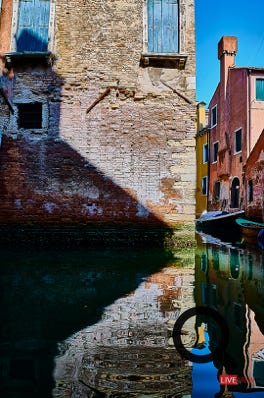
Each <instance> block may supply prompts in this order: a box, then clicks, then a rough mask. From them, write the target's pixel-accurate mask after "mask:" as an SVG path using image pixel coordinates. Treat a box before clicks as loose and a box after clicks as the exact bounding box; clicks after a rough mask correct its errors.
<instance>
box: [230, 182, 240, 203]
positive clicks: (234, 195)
mask: <svg viewBox="0 0 264 398" xmlns="http://www.w3.org/2000/svg"><path fill="white" fill-rule="evenodd" d="M239 191H240V182H239V178H238V177H235V178H234V179H233V181H232V185H231V202H230V207H231V208H238V207H239V196H240V194H239Z"/></svg>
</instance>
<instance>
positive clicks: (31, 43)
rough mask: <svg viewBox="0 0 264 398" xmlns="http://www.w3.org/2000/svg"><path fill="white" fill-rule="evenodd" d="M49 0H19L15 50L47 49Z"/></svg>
mask: <svg viewBox="0 0 264 398" xmlns="http://www.w3.org/2000/svg"><path fill="white" fill-rule="evenodd" d="M49 14H50V0H20V1H19V18H18V29H17V37H16V40H17V51H47V48H48V31H49Z"/></svg>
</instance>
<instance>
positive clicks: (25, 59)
mask: <svg viewBox="0 0 264 398" xmlns="http://www.w3.org/2000/svg"><path fill="white" fill-rule="evenodd" d="M4 56H5V67H6V68H7V69H10V68H12V67H13V66H17V65H21V64H32V65H39V64H42V65H43V64H44V65H46V66H51V65H52V64H53V60H54V56H53V54H52V53H51V52H50V51H45V52H38V51H25V52H9V53H4Z"/></svg>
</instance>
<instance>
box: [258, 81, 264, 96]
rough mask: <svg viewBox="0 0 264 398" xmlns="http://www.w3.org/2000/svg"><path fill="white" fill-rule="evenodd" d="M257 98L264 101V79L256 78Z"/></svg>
mask: <svg viewBox="0 0 264 398" xmlns="http://www.w3.org/2000/svg"><path fill="white" fill-rule="evenodd" d="M256 100H257V101H264V79H256Z"/></svg>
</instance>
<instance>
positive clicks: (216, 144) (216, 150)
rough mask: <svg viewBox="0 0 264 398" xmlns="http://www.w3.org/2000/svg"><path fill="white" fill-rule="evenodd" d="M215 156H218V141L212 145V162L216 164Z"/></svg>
mask: <svg viewBox="0 0 264 398" xmlns="http://www.w3.org/2000/svg"><path fill="white" fill-rule="evenodd" d="M217 155H218V141H217V142H214V143H213V160H212V162H213V163H215V162H217Z"/></svg>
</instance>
